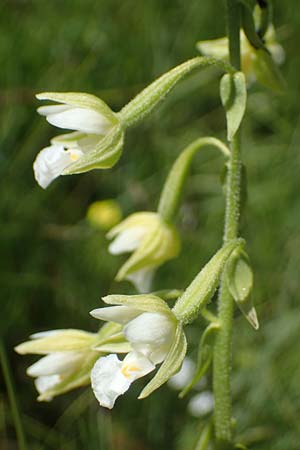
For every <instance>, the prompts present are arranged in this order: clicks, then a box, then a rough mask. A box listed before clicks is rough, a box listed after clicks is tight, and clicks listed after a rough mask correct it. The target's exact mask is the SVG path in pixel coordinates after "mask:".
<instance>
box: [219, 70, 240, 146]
mask: <svg viewBox="0 0 300 450" xmlns="http://www.w3.org/2000/svg"><path fill="white" fill-rule="evenodd" d="M220 96H221V101H222V105H223V106H224V108H225V111H226V120H227V139H228V141H232V139H233V137H234V135H235V134H236V132H237V131H238V129H239V127H240V125H241V122H242V119H243V116H244V114H245V109H246V101H247V89H246V80H245V75H244V74H243V72H235V73H234V74H225V75H224V76H223V77H222V79H221V83H220Z"/></svg>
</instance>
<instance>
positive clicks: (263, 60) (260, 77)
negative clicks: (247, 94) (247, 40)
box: [253, 48, 286, 93]
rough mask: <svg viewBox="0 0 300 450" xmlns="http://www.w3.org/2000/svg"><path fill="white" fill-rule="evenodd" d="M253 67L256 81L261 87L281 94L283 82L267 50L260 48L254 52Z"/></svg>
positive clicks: (283, 88)
mask: <svg viewBox="0 0 300 450" xmlns="http://www.w3.org/2000/svg"><path fill="white" fill-rule="evenodd" d="M253 66H254V70H255V75H256V78H257V81H259V82H260V83H261V84H262V85H264V86H266V87H267V88H269V89H271V90H273V91H275V92H277V93H282V92H283V91H284V90H285V86H286V85H285V80H284V78H283V76H282V74H281V72H280V70H279V68H278V66H277V64H276V63H275V62H274V60H273V58H272V56H271V55H270V53H269V52H268V51H267V50H264V49H262V48H261V49H258V50H255V59H254V61H253Z"/></svg>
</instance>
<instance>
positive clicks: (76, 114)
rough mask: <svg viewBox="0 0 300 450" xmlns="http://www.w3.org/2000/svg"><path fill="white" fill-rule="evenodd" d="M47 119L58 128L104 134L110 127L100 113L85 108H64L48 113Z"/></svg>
mask: <svg viewBox="0 0 300 450" xmlns="http://www.w3.org/2000/svg"><path fill="white" fill-rule="evenodd" d="M47 121H48V122H49V123H51V125H54V126H56V127H58V128H67V129H69V130H75V131H82V132H84V133H92V134H105V133H107V131H108V130H109V128H110V127H111V123H110V122H109V121H108V120H107V119H106V118H105V117H104V116H103V115H102V114H100V113H99V112H97V111H94V110H93V109H87V108H75V107H69V108H67V109H66V108H65V109H64V110H63V111H61V112H56V113H54V114H52V113H51V114H48V115H47Z"/></svg>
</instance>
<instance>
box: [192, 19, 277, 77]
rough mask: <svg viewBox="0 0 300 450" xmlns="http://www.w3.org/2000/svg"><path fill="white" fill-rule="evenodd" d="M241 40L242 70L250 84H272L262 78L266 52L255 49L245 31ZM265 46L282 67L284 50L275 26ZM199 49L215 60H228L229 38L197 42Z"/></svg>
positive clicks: (270, 29) (270, 31)
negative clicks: (258, 82)
mask: <svg viewBox="0 0 300 450" xmlns="http://www.w3.org/2000/svg"><path fill="white" fill-rule="evenodd" d="M240 40H241V61H242V64H241V65H242V70H243V72H244V74H245V75H246V78H247V80H248V82H249V83H252V82H254V81H255V80H256V79H257V80H258V81H260V82H262V83H263V84H265V83H268V82H270V79H269V80H265V79H264V78H262V74H261V69H262V65H264V64H263V62H264V61H263V60H264V55H265V53H266V52H262V51H261V50H257V49H255V48H254V47H253V46H252V45H251V44H250V43H249V41H248V39H247V37H246V35H245V33H244V32H243V30H241V31H240ZM264 40H265V45H266V47H267V49H268V51H269V52H270V54H271V57H272V59H273V61H274V63H275V64H277V65H280V64H282V63H283V61H284V50H283V48H282V46H281V45H280V44H278V42H277V41H276V37H275V31H274V28H273V26H269V28H268V31H267V33H266V35H265V37H264ZM196 45H197V49H198V50H199V51H200V52H201V53H202V54H203V55H206V56H212V57H214V58H218V59H223V60H228V59H229V54H228V38H227V37H223V38H219V39H211V40H208V41H199V42H197V44H196Z"/></svg>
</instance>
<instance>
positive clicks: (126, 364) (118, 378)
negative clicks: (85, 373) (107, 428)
mask: <svg viewBox="0 0 300 450" xmlns="http://www.w3.org/2000/svg"><path fill="white" fill-rule="evenodd" d="M154 368H155V366H154V365H153V364H152V363H151V362H150V361H149V360H148V359H147V358H145V357H144V355H141V354H138V353H136V352H131V353H129V354H128V355H127V356H126V358H125V359H124V360H123V362H121V361H120V360H119V359H118V357H117V355H108V356H105V357H102V358H99V359H98V361H97V362H96V363H95V365H94V367H93V369H92V372H91V383H92V389H93V391H94V394H95V396H96V398H97V400H98V401H99V403H100V405H101V406H104V407H106V408H109V409H111V408H112V407H113V406H114V404H115V401H116V399H117V398H118V397H119V396H120V395H122V394H124V392H126V391H127V390H128V389H129V387H130V385H131V383H132V382H133V381H134V380H136V379H138V378H140V377H143V376H144V375H146V374H147V373H149V372H151V371H152V370H153V369H154Z"/></svg>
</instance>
